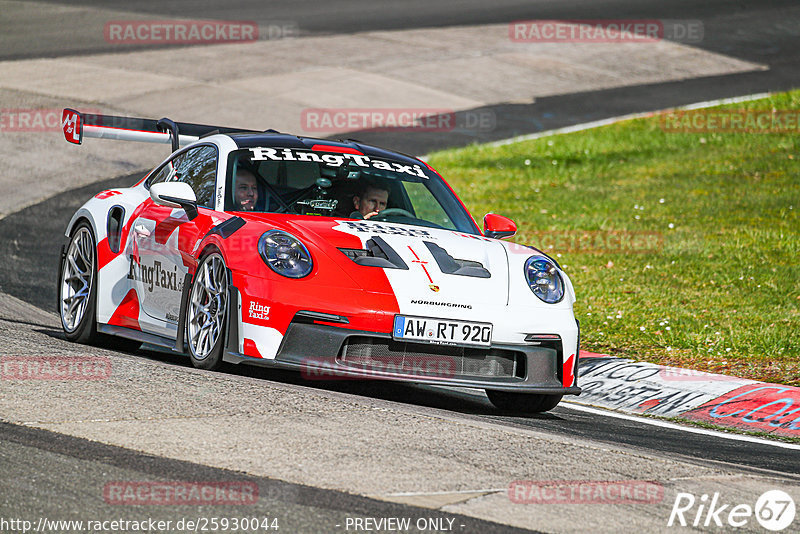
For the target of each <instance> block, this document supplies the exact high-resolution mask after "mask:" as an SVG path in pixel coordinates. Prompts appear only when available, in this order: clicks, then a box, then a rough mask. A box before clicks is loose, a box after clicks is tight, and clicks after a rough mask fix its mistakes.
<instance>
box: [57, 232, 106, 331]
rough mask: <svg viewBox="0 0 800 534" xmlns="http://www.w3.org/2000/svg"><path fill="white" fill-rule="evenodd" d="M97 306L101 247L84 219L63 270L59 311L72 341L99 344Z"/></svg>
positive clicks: (71, 243) (74, 233) (70, 246)
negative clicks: (96, 242) (98, 255)
mask: <svg viewBox="0 0 800 534" xmlns="http://www.w3.org/2000/svg"><path fill="white" fill-rule="evenodd" d="M96 309H97V247H96V246H95V238H94V233H93V232H92V227H91V226H90V225H89V223H88V222H86V221H82V222H81V223H79V224H78V225H77V226H76V227H75V229H74V230H73V231H72V235H71V236H70V240H69V245H67V250H66V254H65V255H64V259H63V261H62V263H61V268H60V269H59V283H58V314H59V316H60V317H61V327H62V328H63V329H64V335H65V336H66V338H67V339H68V340H69V341H72V342H74V343H84V344H95V343H97V341H98V340H99V339H100V336H99V334H98V333H97V320H96V313H95V310H96Z"/></svg>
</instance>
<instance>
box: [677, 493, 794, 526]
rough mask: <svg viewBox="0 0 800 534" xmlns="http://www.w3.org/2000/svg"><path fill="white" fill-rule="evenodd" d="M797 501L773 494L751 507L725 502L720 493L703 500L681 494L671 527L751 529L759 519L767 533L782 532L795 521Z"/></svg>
mask: <svg viewBox="0 0 800 534" xmlns="http://www.w3.org/2000/svg"><path fill="white" fill-rule="evenodd" d="M795 511H796V510H795V504H794V499H792V497H791V496H790V495H789V494H788V493H786V492H785V491H781V490H769V491H766V492H764V493H763V494H761V496H759V497H758V499H757V500H756V502H755V505H753V506H751V505H750V504H746V503H743V504H733V503H728V502H724V499H723V498H722V497H721V496H720V494H719V493H718V492H715V493H714V495H708V494H705V493H704V494H703V495H701V496H700V497H699V498H697V497H695V496H694V495H692V494H691V493H678V495H676V496H675V502H674V503H673V505H672V512H671V513H670V515H669V520H668V521H667V526H668V527H671V526H678V527H688V526H691V527H734V528H740V527H744V526H747V525H748V524H749V523H750V521H751V520H752V519H753V517H755V519H756V521H758V523H759V524H760V525H761V526H762V527H763V528H765V529H767V530H770V531H772V532H780V531H782V530H784V529H786V528H787V527H788V526H789V525H791V524H792V522H793V521H794V516H795Z"/></svg>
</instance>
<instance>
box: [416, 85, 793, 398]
mask: <svg viewBox="0 0 800 534" xmlns="http://www.w3.org/2000/svg"><path fill="white" fill-rule="evenodd" d="M718 109H749V110H773V109H774V110H792V111H798V112H800V91H793V92H788V93H781V94H776V95H773V96H771V97H769V98H767V99H764V100H757V101H753V102H749V103H747V104H737V105H732V106H721V107H720V108H718ZM663 124H664V123H663V122H662V118H660V117H658V116H655V117H650V118H645V119H636V120H630V121H625V122H621V123H617V124H614V125H611V126H606V127H602V128H596V129H592V130H587V131H583V132H577V133H571V134H563V135H555V136H552V137H546V138H542V139H536V140H531V141H524V142H520V143H515V144H510V145H505V146H499V147H492V146H481V145H476V146H471V147H467V148H463V149H456V150H448V151H444V152H438V153H435V154H432V155H431V156H430V158H429V161H430V163H431V165H432V166H433V167H434V168H436V169H437V170H439V172H441V173H442V175H443V176H444V177H445V178H446V179H447V180H448V181H449V182H450V184H451V185H452V186H453V187H454V189H455V190H456V191H458V193H459V196H461V198H462V200H463V201H464V203H465V204H466V206H467V208H468V209H469V210H470V212H472V213H474V214H476V215H483V214H484V213H487V212H490V211H492V212H495V213H500V214H503V215H507V216H509V217H511V218H512V219H514V220H515V221H516V222H517V225H518V228H519V232H518V233H517V235H516V236H515V237H514V238H512V239H511V240H513V241H517V242H518V243H523V244H528V245H533V246H535V247H537V248H541V249H542V250H545V251H547V252H548V253H552V254H554V255H555V256H556V257H557V259H558V260H559V262H560V263H561V264H562V266H563V268H564V269H565V271H566V272H567V273H568V274H569V275H570V277H571V279H572V281H573V284H574V286H575V290H576V293H577V296H578V302H577V303H576V306H575V314H576V316H577V317H578V318H579V319H580V321H581V339H582V348H583V349H584V350H590V351H594V352H606V353H610V354H614V355H618V356H624V357H629V358H634V359H637V360H643V361H650V362H654V363H658V364H663V365H675V366H679V367H686V368H691V369H697V370H701V371H709V372H717V373H723V374H729V375H735V376H740V377H745V378H752V379H756V380H763V381H767V382H778V383H782V384H790V385H795V386H800V362H799V361H798V360H799V359H800V358H798V356H800V220H798V211H800V150H798V148H800V147H799V145H800V136H799V135H798V133H800V127H798V126H797V124H796V123H795V131H794V133H759V132H740V133H721V132H720V133H713V132H712V133H671V132H667V131H665V129H664V128H663V127H662V126H663Z"/></svg>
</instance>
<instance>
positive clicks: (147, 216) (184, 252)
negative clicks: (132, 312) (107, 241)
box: [131, 145, 219, 337]
mask: <svg viewBox="0 0 800 534" xmlns="http://www.w3.org/2000/svg"><path fill="white" fill-rule="evenodd" d="M218 163H219V156H218V152H217V148H216V146H214V145H200V146H196V147H192V148H190V149H188V150H185V151H183V152H181V153H179V154H177V155H176V156H175V157H174V158H173V159H172V160H171V161H170V162H169V163H168V164H167V167H168V168H166V167H165V169H162V172H160V173H158V175H157V176H156V178H155V179H154V180H153V182H152V183H156V182H157V181H166V182H174V181H180V182H185V183H188V184H189V185H190V186H191V187H192V189H193V190H194V192H195V195H196V196H197V208H198V216H197V217H196V218H195V219H193V220H189V217H188V216H187V214H186V212H185V211H184V210H183V209H182V208H171V207H167V206H160V205H158V204H156V203H155V202H153V201H152V199H148V200H146V201H145V205H144V207H143V209H142V211H141V212H140V213H139V216H138V217H137V218H136V220H135V221H134V223H133V240H134V243H133V244H134V245H135V246H134V249H135V251H136V253H135V256H136V259H137V263H138V265H134V261H133V259H132V262H131V263H132V267H131V271H136V272H134V279H135V287H136V291H137V293H138V295H139V304H140V306H141V312H143V313H140V327H141V328H142V330H146V331H149V332H151V333H154V334H158V335H164V336H169V337H174V336H175V334H176V333H177V326H178V320H179V314H180V302H181V301H180V297H181V292H182V290H183V283H184V278H185V275H186V274H187V273H188V272H189V269H190V267H192V266H193V265H194V263H195V259H194V257H193V253H194V252H195V246H196V245H197V242H198V241H199V240H200V239H202V237H203V236H204V235H205V234H206V232H208V230H210V229H211V228H212V227H213V226H214V224H215V223H216V222H218V221H217V217H215V216H214V214H215V212H214V209H213V208H214V196H215V191H216V177H217V170H218ZM151 185H152V184H151Z"/></svg>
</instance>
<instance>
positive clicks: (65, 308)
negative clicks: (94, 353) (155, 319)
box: [58, 221, 142, 352]
mask: <svg viewBox="0 0 800 534" xmlns="http://www.w3.org/2000/svg"><path fill="white" fill-rule="evenodd" d="M58 304H59V310H58V311H59V315H60V316H61V326H62V328H63V329H64V335H65V336H66V338H67V339H68V340H69V341H74V342H76V343H85V344H90V345H95V346H98V347H103V348H107V349H112V350H121V351H125V352H134V351H136V350H138V349H139V347H141V346H142V343H141V342H139V341H136V340H133V339H126V338H123V337H116V336H108V335H103V334H100V333H98V332H97V320H96V313H95V310H96V309H97V247H95V239H94V234H93V233H92V227H91V226H89V223H87V222H85V221H83V222H81V223H80V224H78V225H77V226H76V227H75V230H74V231H73V232H72V237H71V238H70V241H69V245H68V246H67V253H66V254H65V255H64V263H62V264H61V280H60V283H59V285H58Z"/></svg>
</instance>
